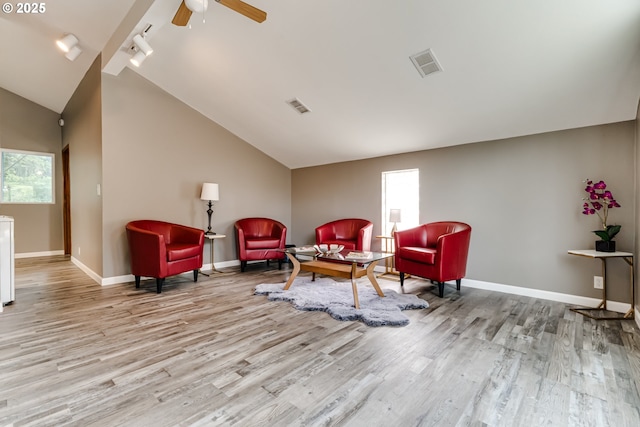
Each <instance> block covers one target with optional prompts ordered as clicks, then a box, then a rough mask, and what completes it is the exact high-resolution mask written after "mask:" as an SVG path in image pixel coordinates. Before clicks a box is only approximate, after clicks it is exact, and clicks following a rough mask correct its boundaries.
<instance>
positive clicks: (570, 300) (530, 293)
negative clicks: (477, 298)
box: [461, 279, 631, 313]
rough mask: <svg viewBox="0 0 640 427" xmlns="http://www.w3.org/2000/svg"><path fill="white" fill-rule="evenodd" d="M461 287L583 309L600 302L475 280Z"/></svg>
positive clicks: (619, 305)
mask: <svg viewBox="0 0 640 427" xmlns="http://www.w3.org/2000/svg"><path fill="white" fill-rule="evenodd" d="M461 286H466V287H468V288H475V289H485V290H488V291H495V292H502V293H505V294H514V295H522V296H526V297H532V298H540V299H547V300H551V301H557V302H562V303H565V304H572V305H578V306H582V307H597V306H598V304H600V300H599V299H597V298H589V297H582V296H579V295H570V294H562V293H560V292H551V291H543V290H540V289H531V288H521V287H519V286H511V285H501V284H498V283H491V282H483V281H480V280H473V279H462V283H461ZM630 308H631V304H628V303H624V302H618V301H607V309H609V310H611V311H615V312H618V313H626V312H627V311H629V309H630Z"/></svg>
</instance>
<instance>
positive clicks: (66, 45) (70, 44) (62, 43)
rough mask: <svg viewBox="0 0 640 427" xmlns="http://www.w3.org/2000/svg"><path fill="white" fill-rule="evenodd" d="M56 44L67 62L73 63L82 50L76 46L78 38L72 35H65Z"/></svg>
mask: <svg viewBox="0 0 640 427" xmlns="http://www.w3.org/2000/svg"><path fill="white" fill-rule="evenodd" d="M56 44H57V45H58V47H59V48H60V50H62V51H63V52H64V53H65V55H64V56H65V57H66V58H67V59H68V60H69V61H75V59H76V58H77V57H78V56H79V55H80V54H81V53H82V49H80V47H79V46H78V38H77V37H76V36H74V35H73V34H67V35H65V36H64V37H63V38H61V39H59V40H56Z"/></svg>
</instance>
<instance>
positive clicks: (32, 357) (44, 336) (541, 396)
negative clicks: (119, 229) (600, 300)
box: [0, 256, 640, 427]
mask: <svg viewBox="0 0 640 427" xmlns="http://www.w3.org/2000/svg"><path fill="white" fill-rule="evenodd" d="M224 271H225V273H223V274H214V275H212V276H211V277H205V276H200V278H199V280H198V282H197V283H193V281H192V280H191V278H190V275H186V276H176V277H173V278H168V279H167V281H166V282H165V285H164V288H163V293H162V294H160V295H158V294H156V292H155V281H153V280H149V281H146V282H143V283H142V285H141V288H140V289H135V286H134V284H133V283H128V284H120V285H113V286H105V287H101V286H99V285H97V284H96V283H95V282H94V281H93V280H91V279H90V278H89V277H87V276H86V275H85V274H84V273H83V272H82V271H80V270H79V269H78V268H77V267H75V266H74V265H73V264H72V263H71V262H70V261H69V259H68V258H66V257H63V256H57V257H45V258H32V259H18V260H16V301H15V303H13V304H12V305H8V306H6V307H5V309H4V312H3V313H0V425H2V426H67V425H73V426H154V427H160V426H367V427H369V426H527V427H529V426H598V427H600V426H612V427H613V426H616V427H618V426H640V395H639V392H638V390H639V388H640V334H639V333H638V330H637V329H636V326H635V323H634V321H630V320H623V321H595V320H591V319H588V318H586V317H584V316H582V315H580V314H577V313H575V312H572V311H570V310H569V308H570V307H569V306H567V305H565V304H561V303H556V302H551V301H546V300H541V299H534V298H528V297H521V296H515V295H508V294H501V293H496V292H488V291H483V290H478V289H466V288H464V287H463V288H462V291H461V292H460V293H458V292H456V291H455V289H454V287H453V286H446V288H445V297H444V298H442V299H441V298H438V297H437V295H436V293H437V291H436V290H435V287H433V286H431V285H430V284H429V283H428V282H427V281H425V280H422V279H407V280H406V282H405V292H409V293H414V294H417V295H419V296H420V297H421V298H424V299H426V300H427V301H428V302H429V303H430V305H431V306H430V308H427V309H423V310H409V311H405V312H404V313H405V314H407V316H408V317H409V318H410V324H409V325H408V326H405V327H380V328H370V327H367V326H365V325H363V324H362V323H359V322H340V321H337V320H334V319H332V318H331V317H329V315H327V314H326V313H323V312H304V311H298V310H295V309H294V308H293V307H292V306H291V304H289V303H286V302H270V301H268V300H267V298H266V297H265V296H257V295H253V288H254V287H255V285H257V284H259V283H275V282H282V281H285V280H286V279H287V277H288V274H289V273H290V272H291V268H290V267H288V270H287V269H283V270H282V271H279V270H278V269H277V266H274V265H271V266H266V265H265V264H251V265H249V266H248V267H247V272H245V273H240V272H239V267H237V268H230V269H226V270H224ZM361 280H363V281H366V280H367V279H366V278H363V279H361ZM379 282H380V285H381V287H382V288H383V289H384V288H387V289H395V290H398V291H399V290H400V287H399V284H398V282H397V281H394V280H387V279H384V278H381V279H380V280H379ZM345 285H346V286H349V285H348V283H346V284H345Z"/></svg>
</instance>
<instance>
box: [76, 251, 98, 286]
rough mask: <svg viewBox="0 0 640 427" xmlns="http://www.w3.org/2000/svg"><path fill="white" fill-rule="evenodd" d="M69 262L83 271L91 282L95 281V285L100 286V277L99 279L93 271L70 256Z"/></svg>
mask: <svg viewBox="0 0 640 427" xmlns="http://www.w3.org/2000/svg"><path fill="white" fill-rule="evenodd" d="M71 262H72V263H73V264H75V265H76V266H77V267H78V268H79V269H80V270H82V271H84V272H85V274H86V275H87V276H89V277H91V278H92V279H93V280H95V281H96V283H97V284H99V285H101V284H102V277H100V275H99V274H97V273H96V272H95V271H93V270H92V269H90V268H89V267H87V266H86V265H84V264H83V263H81V262H80V261H78V259H77V258H75V257H73V256H72V257H71Z"/></svg>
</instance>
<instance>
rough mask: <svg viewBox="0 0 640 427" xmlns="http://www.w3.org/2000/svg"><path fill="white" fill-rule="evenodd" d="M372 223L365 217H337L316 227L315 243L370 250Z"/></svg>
mask: <svg viewBox="0 0 640 427" xmlns="http://www.w3.org/2000/svg"><path fill="white" fill-rule="evenodd" d="M372 234H373V223H372V222H371V221H368V220H366V219H358V218H347V219H338V220H336V221H331V222H328V223H326V224H323V225H321V226H320V227H318V228H316V244H317V245H320V244H327V245H331V244H336V245H344V248H345V249H354V250H357V251H370V250H371V235H372Z"/></svg>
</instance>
